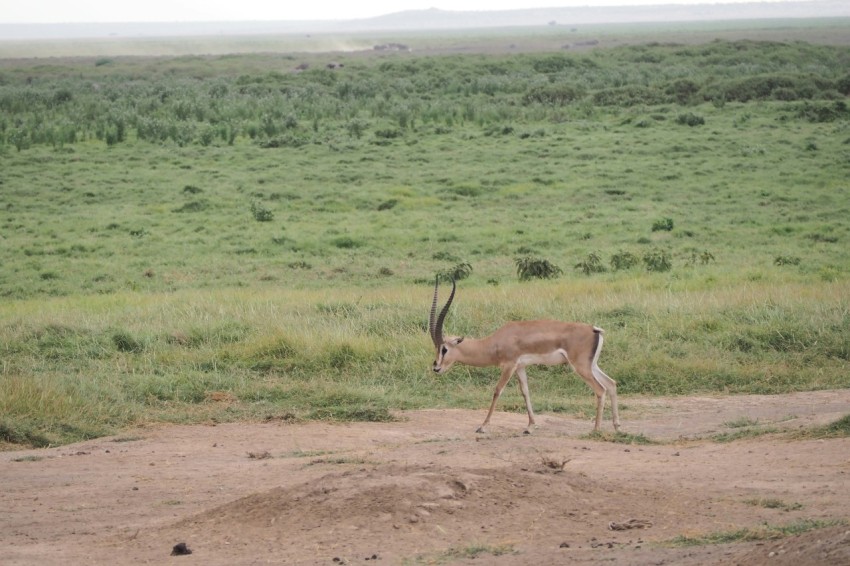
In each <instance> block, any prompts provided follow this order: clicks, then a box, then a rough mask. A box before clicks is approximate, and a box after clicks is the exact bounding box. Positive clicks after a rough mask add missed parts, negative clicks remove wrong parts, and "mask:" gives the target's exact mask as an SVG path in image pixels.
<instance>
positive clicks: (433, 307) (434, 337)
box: [428, 275, 440, 346]
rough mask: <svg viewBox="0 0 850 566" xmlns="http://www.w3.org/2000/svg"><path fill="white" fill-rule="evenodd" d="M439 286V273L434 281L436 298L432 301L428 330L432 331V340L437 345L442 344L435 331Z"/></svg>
mask: <svg viewBox="0 0 850 566" xmlns="http://www.w3.org/2000/svg"><path fill="white" fill-rule="evenodd" d="M439 287H440V276H439V275H438V276H437V277H436V279H435V281H434V300H433V302H431V318H430V319H429V321H428V331H429V332H430V333H431V340H432V341H433V342H434V345H435V346H439V345H440V344H439V343H438V342H437V335H436V334H435V332H434V331H435V330H436V329H437V289H438V288H439Z"/></svg>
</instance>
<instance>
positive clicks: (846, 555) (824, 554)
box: [735, 525, 850, 566]
mask: <svg viewBox="0 0 850 566" xmlns="http://www.w3.org/2000/svg"><path fill="white" fill-rule="evenodd" d="M735 562H736V563H737V564H747V565H749V566H762V565H768V564H769V565H770V566H800V565H801V564H806V565H815V564H823V565H824V566H826V565H830V566H832V565H838V564H850V527H848V526H847V525H839V526H836V527H829V528H825V529H818V530H816V531H813V532H809V533H805V534H802V535H796V536H791V537H787V538H784V539H780V540H773V541H769V542H767V543H763V544H759V545H755V548H753V549H752V550H747V551H746V552H741V553H739V554H736V555H735Z"/></svg>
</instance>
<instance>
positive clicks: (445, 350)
mask: <svg viewBox="0 0 850 566" xmlns="http://www.w3.org/2000/svg"><path fill="white" fill-rule="evenodd" d="M448 351H449V349H448V348H446V347H445V346H443V355H444V356H445V355H446V354H447V353H448Z"/></svg>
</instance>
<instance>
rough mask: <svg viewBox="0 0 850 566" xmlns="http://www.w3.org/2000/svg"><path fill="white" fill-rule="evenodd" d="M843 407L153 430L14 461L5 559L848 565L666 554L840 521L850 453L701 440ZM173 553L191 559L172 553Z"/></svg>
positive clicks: (764, 400)
mask: <svg viewBox="0 0 850 566" xmlns="http://www.w3.org/2000/svg"><path fill="white" fill-rule="evenodd" d="M847 413H850V391H829V392H814V393H803V394H793V395H785V396H769V397H766V396H743V397H724V398H721V397H706V398H699V397H691V398H673V399H658V398H647V399H643V398H627V399H624V400H623V411H622V414H621V418H622V419H623V422H624V429H625V430H626V432H629V433H632V434H644V435H646V436H648V437H649V438H652V439H656V440H662V441H664V443H662V444H657V445H622V444H613V443H607V442H600V441H593V440H587V439H584V438H582V435H584V434H585V433H587V432H588V431H589V428H590V424H589V422H587V421H580V420H577V419H571V418H566V417H561V416H556V415H542V416H541V418H540V419H539V420H540V421H541V424H542V426H541V427H540V428H539V429H538V430H537V431H535V434H533V435H531V436H525V435H523V434H522V430H523V428H524V426H525V420H526V419H525V415H522V414H510V413H499V414H497V415H495V417H494V419H493V422H492V425H491V432H490V434H488V435H485V436H482V435H476V434H475V433H474V432H472V431H474V430H475V428H476V427H477V425H478V424H480V423H479V421H480V419H481V418H482V417H483V411H457V410H434V411H416V412H410V413H405V414H402V415H399V416H400V420H399V421H398V422H395V423H353V424H345V425H333V424H327V423H308V424H291V423H264V424H229V425H219V426H163V427H152V428H145V429H140V430H138V431H134V432H133V433H132V436H131V438H132V437H136V438H138V439H137V440H132V441H124V442H119V440H121V439H109V438H104V439H98V440H96V441H92V442H84V443H80V444H78V445H74V446H66V447H62V448H52V449H43V450H27V451H17V452H5V453H0V481H2V485H3V489H2V490H0V508H2V509H3V512H2V513H0V562H2V563H3V564H21V565H24V564H27V565H28V564H51V563H57V564H58V563H63V564H83V563H85V564H93V565H98V564H115V563H133V564H137V563H140V564H145V563H149V564H161V563H165V562H167V561H177V562H178V563H181V564H184V563H185V564H193V563H197V564H205V565H213V566H215V565H225V564H227V565H230V564H265V563H276V564H328V565H333V564H343V563H345V564H355V563H358V564H359V563H367V562H368V563H371V562H372V561H373V560H378V561H381V562H382V563H384V564H402V563H407V564H428V563H442V564H449V563H450V564H467V563H470V564H473V563H474V564H481V563H484V562H486V563H487V564H496V565H501V564H505V565H508V564H510V565H514V564H516V565H519V564H529V563H535V564H564V563H576V564H580V563H588V564H590V563H597V562H599V561H602V560H607V561H612V562H614V563H616V564H674V563H675V564H686V565H688V564H690V565H696V564H733V563H737V564H756V565H759V564H767V563H770V564H771V565H780V566H781V565H785V564H792V562H793V564H794V566H800V565H803V564H841V563H850V543H848V540H850V535H848V531H850V527H848V526H847V525H846V524H841V525H838V526H835V527H829V528H824V529H818V530H815V531H810V532H807V533H804V534H802V535H799V536H794V537H785V538H781V539H777V540H766V541H757V542H747V543H736V544H724V545H702V546H689V547H682V546H675V545H671V544H670V542H671V541H673V540H675V539H676V538H677V537H682V536H684V537H692V538H697V537H702V536H706V535H710V534H715V533H725V532H734V531H738V530H741V529H751V530H758V529H759V528H761V527H762V526H763V525H765V524H767V525H772V526H783V525H790V524H794V523H795V522H798V521H803V520H816V521H823V522H830V521H831V522H835V521H841V520H846V519H848V512H847V509H850V493H848V492H850V490H847V489H846V486H847V483H848V475H850V439H834V440H821V441H817V440H806V441H790V440H787V439H786V438H785V437H782V436H776V435H767V436H758V437H755V438H753V439H750V440H742V441H736V442H732V443H722V444H721V443H716V442H712V441H710V440H708V439H706V437H709V436H711V435H713V434H716V433H718V432H728V431H730V430H737V429H738V428H740V427H741V423H750V424H752V423H758V424H757V425H755V426H769V427H770V428H777V429H795V428H798V427H801V426H811V425H813V424H821V423H825V422H830V421H832V420H835V419H837V418H838V417H841V416H843V415H845V414H847ZM606 424H608V425H609V426H610V423H606ZM124 438H125V439H126V438H127V436H126V435H125V437H124ZM257 454H262V455H263V457H262V458H258V457H256V455H257ZM762 502H770V504H769V505H768V504H763V503H762ZM612 527H613V528H612ZM180 543H185V549H186V550H191V554H188V553H185V552H180V553H175V554H174V555H172V552H174V549H175V547H176V545H178V544H180Z"/></svg>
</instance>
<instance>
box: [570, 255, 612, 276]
mask: <svg viewBox="0 0 850 566" xmlns="http://www.w3.org/2000/svg"><path fill="white" fill-rule="evenodd" d="M575 267H576V269H578V270H580V271H581V272H582V273H584V274H585V275H592V274H594V273H604V272H605V266H604V265H603V264H602V259H601V258H600V257H599V255H597V254H596V253H595V252H590V253H589V254H587V256H586V257H585V258H584V259H583V260H581V261H580V262H578V263H577V264H576V266H575Z"/></svg>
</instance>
